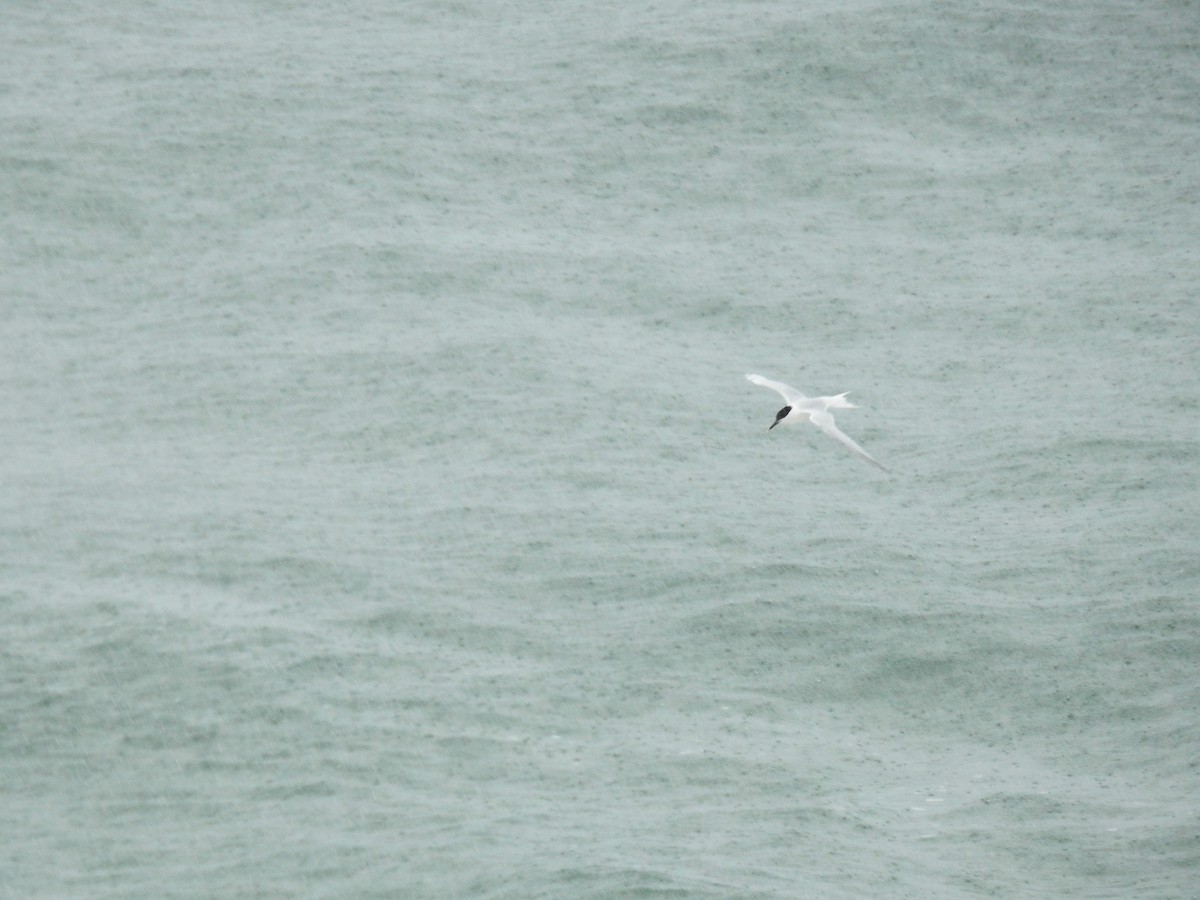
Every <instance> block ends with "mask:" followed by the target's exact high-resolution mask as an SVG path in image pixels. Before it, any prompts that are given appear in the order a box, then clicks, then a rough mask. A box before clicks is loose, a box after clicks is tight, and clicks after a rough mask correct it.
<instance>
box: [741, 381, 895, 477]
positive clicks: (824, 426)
mask: <svg viewBox="0 0 1200 900" xmlns="http://www.w3.org/2000/svg"><path fill="white" fill-rule="evenodd" d="M746 378H747V379H748V380H749V381H752V382H753V383H754V384H757V385H761V386H762V387H765V388H770V389H771V390H773V391H776V392H777V393H778V394H779V395H780V396H781V397H783V401H784V403H786V404H787V406H785V407H784V408H783V409H781V410H780V411H779V412H777V413H776V414H775V421H774V422H773V423H771V427H770V428H768V429H767V431H770V430H771V428H774V427H775V426H776V425H778V424H779V423H780V422H784V423H786V424H788V425H799V424H800V423H801V422H812V424H814V425H816V426H817V427H818V428H820V429H821V430H822V431H823V432H825V433H826V434H827V435H829V436H830V437H831V438H835V439H837V440H839V441H841V442H842V443H843V444H845V445H846V446H847V447H848V448H850V451H851V452H852V453H854V454H856V455H858V456H861V457H862V458H863V459H865V460H866V461H867V462H869V463H870V464H871V465H873V466H879V468H881V469H883V471H885V472H886V471H888V468H887V466H885V465H884V464H883V463H881V462H880V461H879V460H877V459H876V458H875V457H873V456H872V455H871V454H870V453H868V452H867V451H866V450H864V449H863V448H862V447H860V446H858V444H857V443H855V442H854V440H853V439H851V438H850V437H848V436H847V435H845V434H843V433H842V431H841V429H840V428H838V427H837V425H835V424H834V423H833V415H832V414H831V413H830V412H829V411H830V410H831V409H858V407H857V406H855V405H854V404H853V403H851V402H850V401H849V400H847V399H846V394H848V393H850V392H849V391H846V393H845V394H838V395H837V396H836V397H806V396H804V395H803V394H802V393H800V392H799V391H798V390H796V389H795V388H794V387H791V386H790V385H786V384H784V383H783V382H781V381H772V380H771V379H770V378H763V377H762V376H761V375H747V376H746Z"/></svg>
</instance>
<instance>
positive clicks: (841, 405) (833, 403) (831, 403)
mask: <svg viewBox="0 0 1200 900" xmlns="http://www.w3.org/2000/svg"><path fill="white" fill-rule="evenodd" d="M848 393H850V392H849V391H846V392H845V393H844V394H838V395H837V396H836V397H830V398H829V400H828V406H827V409H858V407H857V406H855V405H854V404H853V403H851V402H850V401H849V400H847V399H846V394H848Z"/></svg>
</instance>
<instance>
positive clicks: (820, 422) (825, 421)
mask: <svg viewBox="0 0 1200 900" xmlns="http://www.w3.org/2000/svg"><path fill="white" fill-rule="evenodd" d="M809 421H811V422H812V423H813V424H814V425H816V426H817V427H818V428H820V429H821V430H822V431H823V432H825V433H826V434H827V435H829V436H830V437H831V438H833V439H834V440H837V441H841V442H842V443H843V444H844V445H845V446H846V447H848V448H849V449H850V452H851V453H854V454H855V455H856V456H861V457H862V458H863V459H865V460H866V461H867V462H869V463H870V464H871V465H873V466H878V467H879V468H881V469H883V471H885V472H886V471H888V467H887V466H885V465H884V464H883V463H881V462H880V461H879V460H877V459H876V458H875V457H873V456H872V455H871V454H870V453H868V452H867V451H866V450H864V449H863V448H862V447H860V446H858V444H857V443H856V442H855V440H854V439H853V438H851V437H850V436H849V435H846V434H844V433H843V432H842V430H841V429H840V428H838V427H837V425H835V424H834V422H833V416H831V415H830V414H829V413H827V412H822V413H814V414H813V415H812V416H810V417H809Z"/></svg>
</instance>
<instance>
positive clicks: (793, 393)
mask: <svg viewBox="0 0 1200 900" xmlns="http://www.w3.org/2000/svg"><path fill="white" fill-rule="evenodd" d="M746 379H747V380H748V381H751V382H753V383H754V384H757V385H760V386H761V387H765V388H770V389H771V390H773V391H775V392H777V393H778V394H779V396H781V397H783V399H784V400H786V401H787V404H788V406H797V405H798V404H800V403H803V402H804V401H805V400H807V399H808V398H807V397H805V396H804V395H803V394H802V393H800V392H799V391H798V390H796V389H795V388H794V387H791V386H790V385H786V384H784V383H783V382H782V381H772V380H771V379H770V378H763V377H762V376H761V375H747V376H746Z"/></svg>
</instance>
